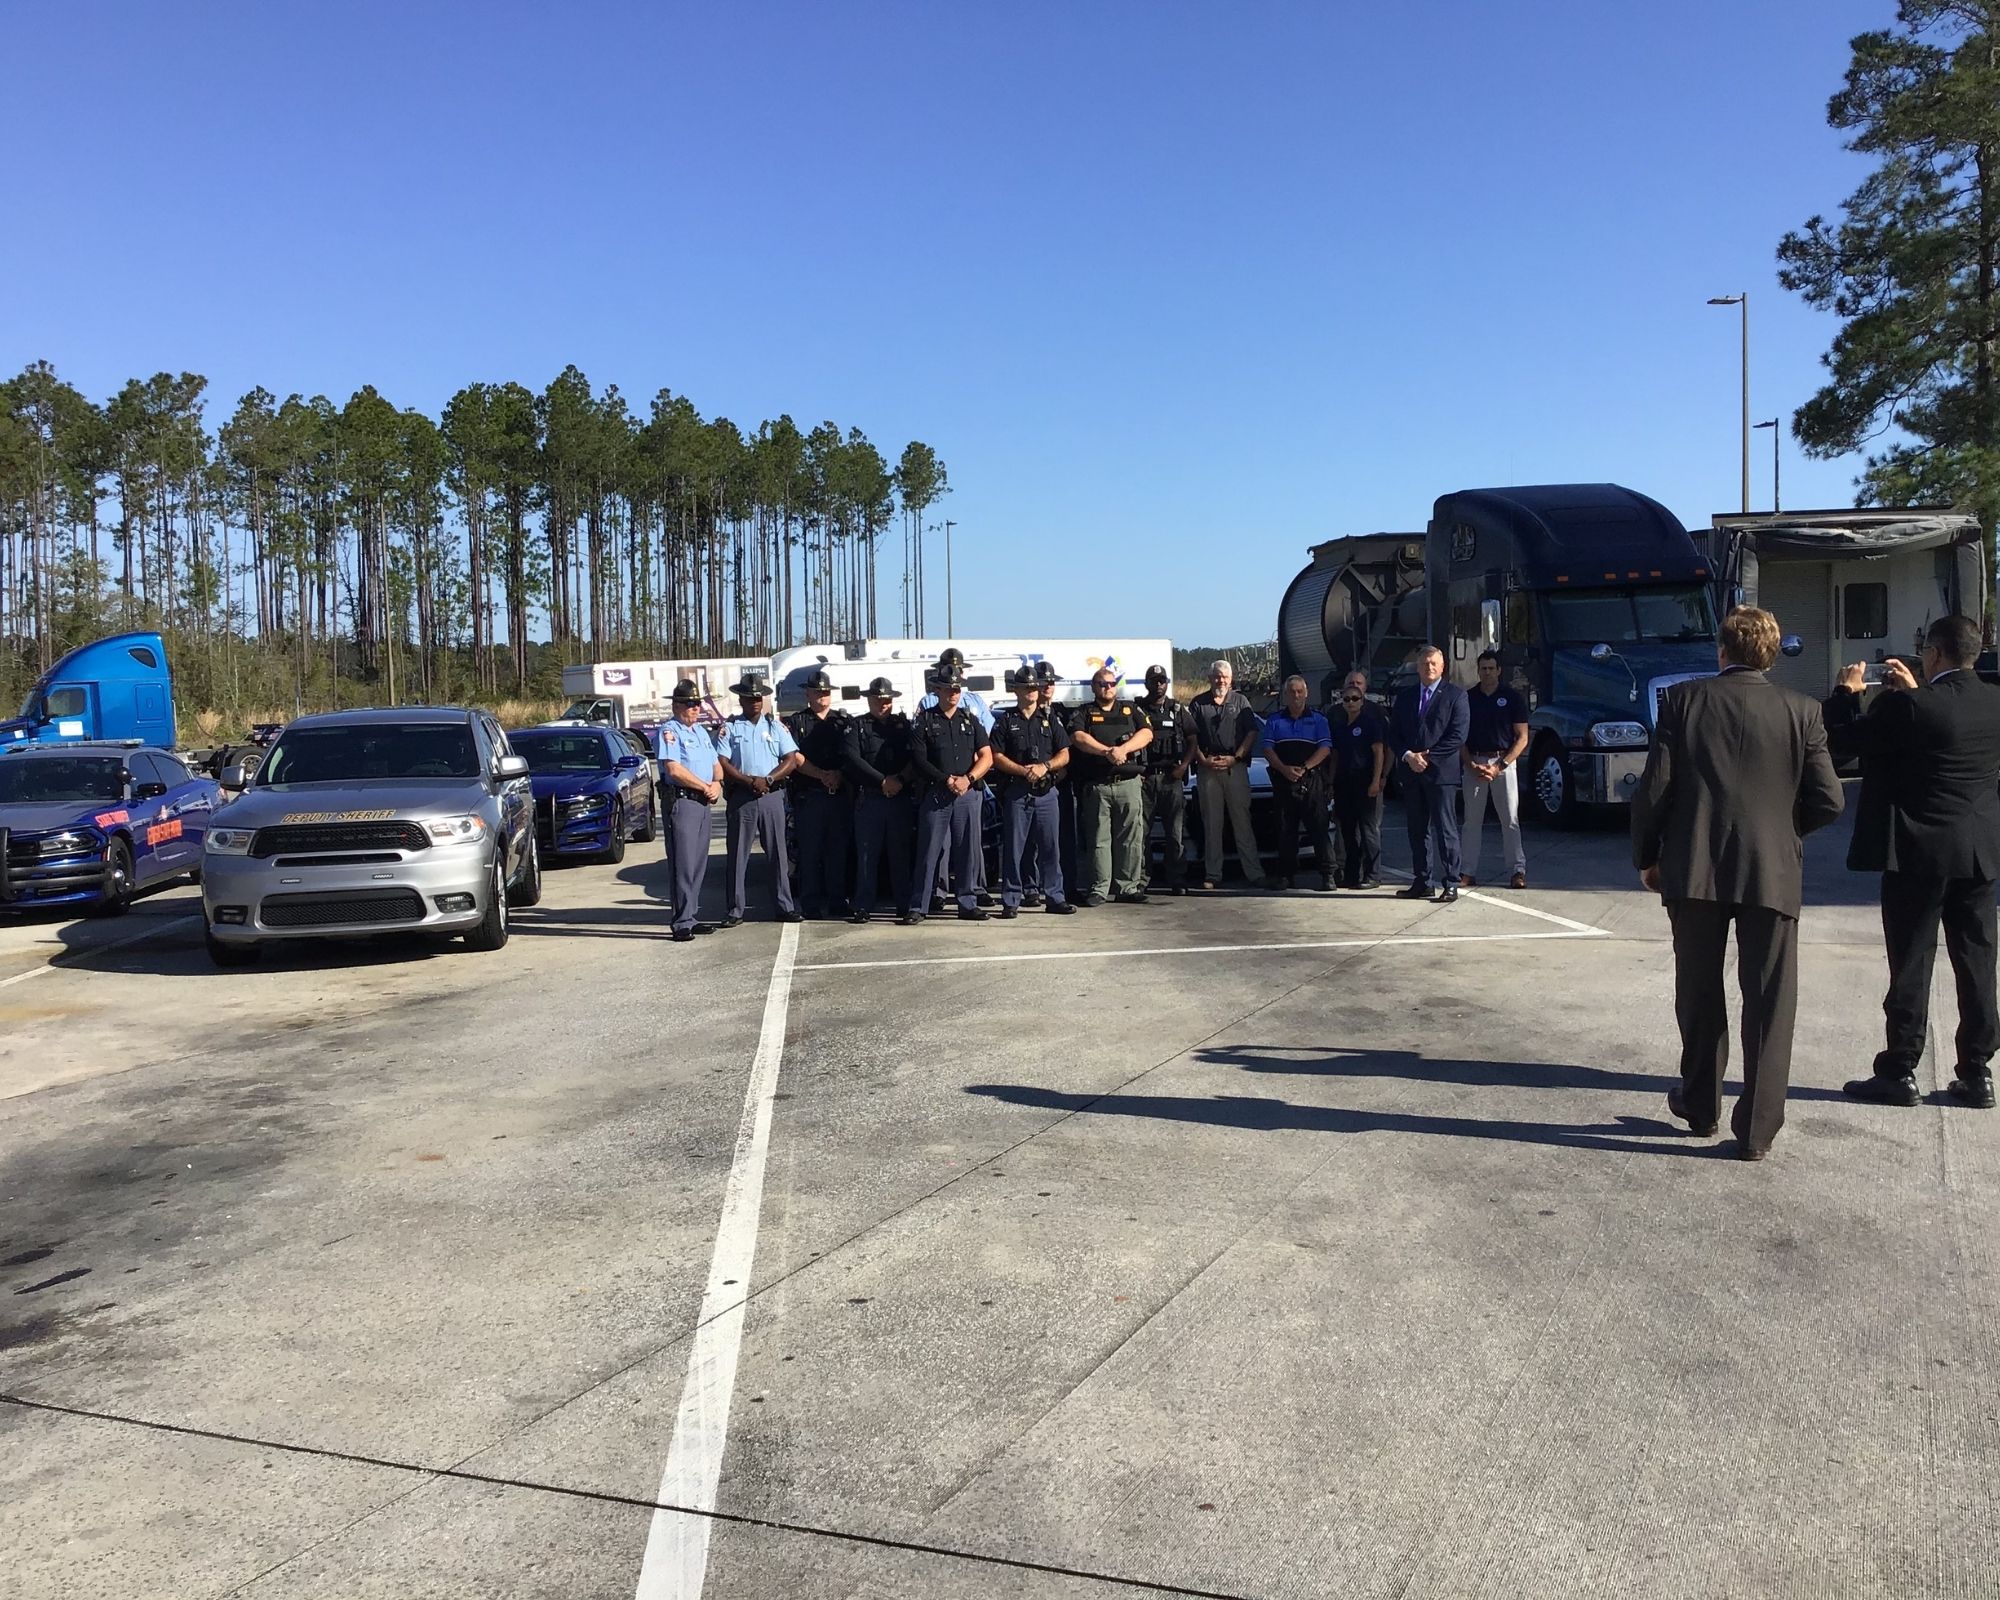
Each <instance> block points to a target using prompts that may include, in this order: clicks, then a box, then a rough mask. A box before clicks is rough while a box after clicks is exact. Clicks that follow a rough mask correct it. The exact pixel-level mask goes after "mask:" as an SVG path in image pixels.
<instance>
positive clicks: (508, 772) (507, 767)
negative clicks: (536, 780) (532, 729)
mask: <svg viewBox="0 0 2000 1600" xmlns="http://www.w3.org/2000/svg"><path fill="white" fill-rule="evenodd" d="M527 775H528V758H527V757H526V756H516V755H505V756H502V757H501V758H500V759H499V760H498V761H496V762H494V763H493V776H494V777H495V778H496V779H498V780H499V781H500V782H501V783H512V782H513V781H514V780H515V779H516V778H525V777H526V776H527Z"/></svg>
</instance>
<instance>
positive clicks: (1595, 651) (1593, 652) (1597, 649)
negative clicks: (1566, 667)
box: [1590, 644, 1617, 662]
mask: <svg viewBox="0 0 2000 1600" xmlns="http://www.w3.org/2000/svg"><path fill="white" fill-rule="evenodd" d="M1616 653H1617V652H1616V651H1614V650H1613V649H1612V648H1611V646H1610V645H1608V644H1594V645H1592V646H1591V647H1590V659H1591V660H1592V661H1600V662H1602V661H1609V660H1610V659H1611V658H1612V656H1613V655H1615V654H1616Z"/></svg>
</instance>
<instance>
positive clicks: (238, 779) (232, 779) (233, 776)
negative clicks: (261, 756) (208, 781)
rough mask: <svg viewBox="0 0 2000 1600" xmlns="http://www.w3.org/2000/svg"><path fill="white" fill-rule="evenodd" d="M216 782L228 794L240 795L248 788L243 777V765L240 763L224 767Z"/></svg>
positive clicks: (232, 763)
mask: <svg viewBox="0 0 2000 1600" xmlns="http://www.w3.org/2000/svg"><path fill="white" fill-rule="evenodd" d="M216 782H217V783H219V784H220V785H221V786H222V788H223V790H224V792H225V793H228V794H241V793H242V792H243V791H244V790H245V789H246V788H248V787H249V781H248V779H246V778H245V777H244V775H243V764H242V763H241V762H231V763H230V764H229V765H228V766H226V767H224V768H223V769H222V776H221V777H220V778H218V779H217V780H216Z"/></svg>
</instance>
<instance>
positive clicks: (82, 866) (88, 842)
mask: <svg viewBox="0 0 2000 1600" xmlns="http://www.w3.org/2000/svg"><path fill="white" fill-rule="evenodd" d="M221 801H222V791H221V789H220V788H219V787H218V786H217V785H216V784H215V783H214V781H213V780H211V779H208V778H203V777H198V776H196V775H195V774H194V773H192V772H190V771H188V769H187V768H186V767H185V766H183V765H182V764H181V762H180V760H179V759H178V758H177V757H175V756H173V755H171V754H169V753H168V752H167V751H165V750H158V749H144V748H140V747H137V746H132V745H123V744H104V743H94V742H91V741H89V740H76V741H70V742H65V743H63V744H60V745H55V744H37V745H27V746H25V747H23V748H21V749H17V750H13V751H10V752H8V753H7V754H6V755H0V911H38V910H42V909H45V908H48V907H55V906H81V907H85V908H87V909H88V910H90V911H91V912H92V913H93V914H98V915H105V914H115V913H117V912H120V911H123V910H124V909H125V908H126V906H128V905H129V904H131V902H132V900H133V898H134V897H135V896H136V895H138V894H140V893H141V892H143V891H145V890H147V889H153V888H157V887H159V886H160V885H162V884H166V883H170V882H172V881H174V880H175V879H178V878H192V877H195V876H198V875H199V874H200V871H201V863H202V844H203V840H204V836H205V834H206V832H207V829H208V819H209V815H210V813H211V812H213V811H214V810H215V808H216V807H217V806H218V805H219V804H220V803H221Z"/></svg>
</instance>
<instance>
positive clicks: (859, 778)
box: [841, 678, 922, 928]
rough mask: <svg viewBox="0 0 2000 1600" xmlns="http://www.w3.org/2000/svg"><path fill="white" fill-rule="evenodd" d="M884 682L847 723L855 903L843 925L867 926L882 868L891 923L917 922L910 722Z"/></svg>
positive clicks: (843, 754) (907, 925)
mask: <svg viewBox="0 0 2000 1600" xmlns="http://www.w3.org/2000/svg"><path fill="white" fill-rule="evenodd" d="M901 693H902V691H901V690H899V689H898V688H897V687H896V686H895V684H893V683H891V682H890V681H889V680H888V679H887V678H877V679H876V680H875V681H874V682H873V683H871V684H869V685H868V714H867V715H866V716H865V717H850V718H849V719H848V723H847V732H846V738H845V741H844V743H843V746H842V750H841V764H842V766H843V767H844V768H845V769H846V771H847V778H848V783H849V785H850V786H851V787H852V789H853V790H854V898H853V901H852V905H853V908H854V909H853V910H851V911H850V912H848V914H847V920H848V921H849V922H853V923H857V924H858V923H863V922H866V921H867V920H868V919H869V918H870V917H871V916H872V915H874V912H875V892H876V889H877V887H878V885H879V884H880V883H881V871H882V864H883V863H884V862H885V861H886V862H887V863H888V866H889V889H890V892H891V893H892V894H894V895H895V897H896V921H897V922H898V923H899V924H900V925H901V926H903V927H905V928H910V927H914V926H916V924H917V923H918V922H919V921H920V920H922V919H921V918H919V917H918V916H917V910H916V905H915V902H914V899H913V896H912V892H911V891H912V889H913V887H914V885H913V883H912V881H911V875H910V852H911V850H912V848H913V847H914V845H915V842H916V841H915V835H916V831H917V801H916V790H915V779H914V776H913V769H912V768H911V766H910V719H909V718H908V717H906V716H904V715H903V714H902V712H900V711H898V710H897V709H896V701H897V699H898V697H899V696H900V695H901Z"/></svg>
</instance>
